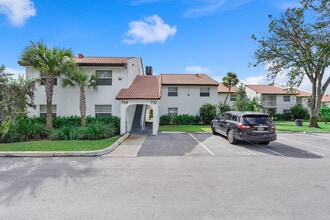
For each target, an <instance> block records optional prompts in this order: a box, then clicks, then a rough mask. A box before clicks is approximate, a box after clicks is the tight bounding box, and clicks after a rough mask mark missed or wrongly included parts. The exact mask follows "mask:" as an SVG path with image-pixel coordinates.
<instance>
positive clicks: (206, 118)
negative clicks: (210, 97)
mask: <svg viewBox="0 0 330 220" xmlns="http://www.w3.org/2000/svg"><path fill="white" fill-rule="evenodd" d="M199 115H200V117H201V119H202V122H203V124H210V123H211V121H212V120H213V119H214V118H215V117H216V116H217V108H216V106H215V105H212V104H209V103H207V104H204V105H202V107H200V109H199Z"/></svg>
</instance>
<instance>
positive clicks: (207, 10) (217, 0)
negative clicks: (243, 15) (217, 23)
mask: <svg viewBox="0 0 330 220" xmlns="http://www.w3.org/2000/svg"><path fill="white" fill-rule="evenodd" d="M250 1H251V0H211V1H206V2H208V4H206V5H202V6H199V7H196V8H193V9H190V10H189V11H187V12H186V13H185V14H184V16H185V17H201V16H207V15H209V14H213V13H215V12H216V11H219V10H231V9H234V8H237V7H239V6H241V5H244V4H246V3H248V2H250Z"/></svg>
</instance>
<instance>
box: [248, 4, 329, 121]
mask: <svg viewBox="0 0 330 220" xmlns="http://www.w3.org/2000/svg"><path fill="white" fill-rule="evenodd" d="M301 3H302V5H301V7H297V8H288V9H287V10H286V11H285V13H284V14H282V15H281V16H280V17H279V18H273V17H272V16H271V15H270V16H269V17H270V19H271V22H270V24H269V30H268V34H265V33H264V34H262V36H261V38H257V37H256V36H254V35H253V36H252V38H253V39H254V40H256V41H257V42H258V43H259V45H260V47H259V49H257V50H256V51H255V56H256V60H257V62H256V63H255V65H259V64H260V63H264V64H266V67H267V70H268V71H269V74H268V77H269V78H270V79H271V80H273V81H274V80H275V78H276V77H277V76H278V75H279V74H286V76H287V78H288V83H287V86H288V87H290V88H295V87H299V86H300V84H301V82H302V80H303V78H304V77H305V76H306V77H307V78H308V79H309V81H310V82H311V87H312V95H311V97H310V98H309V100H308V107H309V112H310V115H311V117H310V123H309V126H310V127H318V122H317V121H318V116H319V113H320V107H321V99H322V97H323V95H324V92H325V91H326V89H327V87H328V85H329V83H330V76H327V75H325V71H326V69H327V68H328V67H329V65H330V32H329V28H330V20H329V19H330V16H329V14H328V13H326V12H329V10H330V3H329V1H328V0H302V1H301ZM310 12H322V13H310ZM307 15H308V16H307ZM310 15H315V16H317V17H314V16H310ZM307 18H308V19H307ZM306 20H308V21H309V22H307V21H306Z"/></svg>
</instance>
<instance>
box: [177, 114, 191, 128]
mask: <svg viewBox="0 0 330 220" xmlns="http://www.w3.org/2000/svg"><path fill="white" fill-rule="evenodd" d="M194 123H195V116H193V115H189V114H182V115H177V116H175V117H174V119H173V124H176V125H191V124H194Z"/></svg>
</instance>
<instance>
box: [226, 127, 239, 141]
mask: <svg viewBox="0 0 330 220" xmlns="http://www.w3.org/2000/svg"><path fill="white" fill-rule="evenodd" d="M227 139H228V142H229V143H230V144H236V143H237V140H236V139H235V137H234V131H233V130H229V131H228V132H227Z"/></svg>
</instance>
